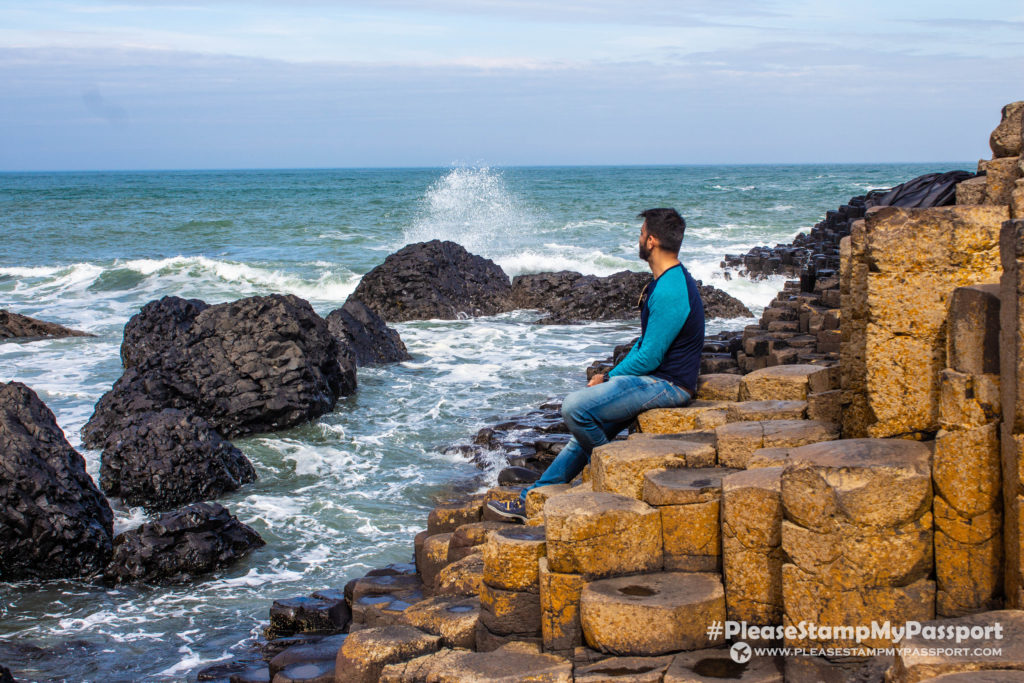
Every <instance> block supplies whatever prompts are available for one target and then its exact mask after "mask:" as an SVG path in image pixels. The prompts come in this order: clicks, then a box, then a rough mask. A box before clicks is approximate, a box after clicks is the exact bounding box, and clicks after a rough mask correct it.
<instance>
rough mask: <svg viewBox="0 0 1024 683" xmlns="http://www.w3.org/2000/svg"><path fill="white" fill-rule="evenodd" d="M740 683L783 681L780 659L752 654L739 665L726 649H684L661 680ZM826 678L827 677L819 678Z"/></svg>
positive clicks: (695, 682) (691, 682)
mask: <svg viewBox="0 0 1024 683" xmlns="http://www.w3.org/2000/svg"><path fill="white" fill-rule="evenodd" d="M723 679H724V680H730V681H740V682H741V683H782V681H783V680H784V679H783V674H782V667H781V665H780V662H779V661H778V660H777V659H776V658H774V657H753V658H751V659H750V661H748V662H745V663H743V664H740V663H739V662H736V661H735V660H733V658H732V657H731V656H730V654H729V650H727V649H720V648H719V649H714V650H694V651H693V652H683V653H680V654H678V655H676V657H675V658H674V659H673V660H672V666H670V667H669V668H668V671H666V672H665V677H664V678H663V679H662V681H663V683H711V682H712V681H720V680H723ZM822 680H826V679H822Z"/></svg>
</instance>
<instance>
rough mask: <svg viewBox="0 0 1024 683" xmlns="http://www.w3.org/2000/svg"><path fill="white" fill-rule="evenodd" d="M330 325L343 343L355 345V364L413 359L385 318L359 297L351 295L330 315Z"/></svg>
mask: <svg viewBox="0 0 1024 683" xmlns="http://www.w3.org/2000/svg"><path fill="white" fill-rule="evenodd" d="M327 329H329V330H330V331H331V334H333V335H334V336H335V338H336V339H337V340H338V341H339V342H340V343H341V344H342V345H344V346H347V347H349V348H350V349H352V352H353V353H354V354H355V359H356V365H359V366H362V365H379V364H381V363H397V362H400V361H403V360H410V359H411V358H412V356H410V355H409V351H408V350H407V349H406V348H405V343H404V342H402V338H401V337H400V336H399V335H398V330H395V329H394V328H391V327H388V326H387V323H385V322H384V319H383V318H381V317H380V316H379V315H377V314H376V313H374V312H373V311H372V310H370V308H369V307H368V306H367V305H366V304H364V303H363V302H362V301H359V300H358V299H352V298H350V299H349V300H348V301H346V302H345V305H344V306H342V307H341V308H339V309H337V310H334V311H331V312H330V313H329V314H328V315H327Z"/></svg>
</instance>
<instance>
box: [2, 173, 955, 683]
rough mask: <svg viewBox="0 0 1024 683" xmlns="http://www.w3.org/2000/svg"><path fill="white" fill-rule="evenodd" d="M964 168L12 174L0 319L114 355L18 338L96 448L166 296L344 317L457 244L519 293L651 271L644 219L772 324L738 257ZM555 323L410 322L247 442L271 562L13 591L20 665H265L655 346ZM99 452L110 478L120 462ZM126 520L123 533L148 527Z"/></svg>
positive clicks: (103, 676) (27, 370)
mask: <svg viewBox="0 0 1024 683" xmlns="http://www.w3.org/2000/svg"><path fill="white" fill-rule="evenodd" d="M969 166H970V165H969V164H960V165H959V166H958V167H961V168H963V167H969ZM955 167H957V166H951V165H948V164H942V165H924V164H915V165H891V164H889V165H879V166H871V165H823V166H688V167H607V168H602V167H586V168H569V167H566V168H512V169H486V168H454V169H383V170H333V171H332V170H317V171H244V172H235V171H222V172H221V171H218V172H152V173H128V172H125V173H47V174H0V244H2V245H3V249H2V250H0V308H7V309H10V310H13V311H16V312H19V313H23V314H26V315H31V316H35V317H39V318H43V319H45V320H51V321H54V322H58V323H61V324H64V325H68V326H70V327H74V328H76V329H82V330H85V331H88V332H92V333H94V334H96V335H97V337H96V338H93V339H67V340H54V341H41V342H33V343H27V344H26V343H13V342H9V343H0V381H5V382H6V381H11V380H18V381H21V382H24V383H25V384H27V385H29V386H30V387H32V388H33V389H34V390H35V391H36V392H37V393H38V394H39V395H40V396H41V398H42V399H43V400H44V401H45V402H46V403H47V404H48V405H49V406H50V407H51V409H52V410H53V411H54V413H55V414H56V416H57V420H58V422H59V423H60V425H61V426H62V428H63V429H64V431H65V433H66V434H67V437H68V439H69V440H70V441H71V443H72V444H73V445H74V446H75V447H76V448H79V449H80V450H81V439H80V436H79V431H80V429H81V427H82V425H83V424H84V423H85V422H86V420H88V418H89V416H90V415H91V413H92V407H93V405H94V404H95V402H96V400H98V398H99V397H100V396H101V395H102V394H103V392H104V391H106V390H107V389H109V387H110V386H111V384H112V383H113V382H114V381H115V380H116V379H117V377H118V376H119V375H120V361H119V357H118V349H119V345H120V342H121V331H122V329H123V327H124V324H125V323H126V322H127V321H128V319H129V318H130V317H131V315H133V314H134V313H135V312H137V311H138V309H139V308H140V307H141V306H142V305H143V304H145V303H146V302H147V301H150V300H152V299H154V298H159V297H161V296H165V295H168V294H174V295H178V296H184V297H198V298H202V299H204V300H206V301H208V302H210V303H216V302H221V301H228V300H232V299H236V298H239V297H243V296H250V295H254V294H268V293H273V292H287V293H294V294H297V295H299V296H301V297H303V298H306V299H308V300H309V301H310V302H311V303H312V304H313V306H314V308H315V309H316V310H317V311H318V312H320V313H321V314H327V313H328V312H330V311H331V310H333V309H334V308H337V307H338V306H340V305H341V304H342V303H343V302H344V300H345V298H346V297H347V296H348V294H349V293H351V292H352V290H353V289H354V288H355V286H356V284H357V283H358V281H359V278H360V277H361V275H362V274H364V273H366V272H367V271H368V270H370V269H371V268H373V267H374V266H376V265H377V264H379V263H380V262H381V261H383V260H384V258H385V256H387V255H388V254H389V253H391V252H393V251H395V250H397V249H399V248H400V247H402V246H403V245H405V244H408V243H410V242H416V241H421V240H428V239H435V238H438V239H450V240H453V241H456V242H459V243H461V244H462V245H464V246H465V247H466V248H467V249H469V250H470V251H472V252H474V253H477V254H480V255H483V256H486V257H488V258H491V259H493V260H495V261H496V262H497V263H498V264H499V265H501V266H502V267H503V268H504V269H505V271H506V272H507V273H509V275H518V274H521V273H532V272H540V271H547V270H562V269H569V270H577V271H580V272H584V273H594V274H598V275H608V274H611V273H614V272H617V271H619V270H623V269H633V270H642V269H643V268H644V266H645V264H643V263H642V262H641V261H638V260H637V258H636V255H635V254H636V235H637V231H638V224H637V221H636V220H635V218H634V216H635V215H636V214H637V212H638V211H640V210H642V209H645V208H650V207H652V206H666V205H669V206H675V207H676V208H678V209H679V210H680V211H681V212H682V213H683V215H684V216H685V217H686V219H687V222H688V226H689V227H688V228H687V232H686V238H685V240H684V243H683V251H682V254H681V257H682V259H683V261H684V263H685V264H686V265H687V267H688V268H689V269H690V270H691V272H693V274H694V276H695V277H697V278H701V279H703V280H704V281H705V282H706V283H711V284H714V285H716V286H719V287H721V288H723V289H725V290H726V291H729V292H730V293H732V294H733V295H735V296H738V297H739V298H740V299H742V300H743V301H744V302H745V303H746V304H747V305H748V306H749V307H750V308H751V309H752V310H753V311H754V312H755V313H759V311H760V309H761V308H762V307H763V306H764V305H766V304H767V303H768V302H769V301H770V300H771V299H772V298H773V297H774V295H775V293H776V292H777V291H778V289H779V288H780V287H781V280H768V281H762V282H755V283H752V282H748V281H746V280H743V279H741V278H733V279H731V280H728V281H726V280H725V279H724V278H723V273H722V271H721V269H720V267H719V262H720V261H721V259H722V256H723V254H725V253H727V252H728V253H742V252H745V251H746V250H747V249H749V248H750V247H753V246H757V245H762V244H775V243H777V242H787V241H789V240H790V239H792V237H793V236H795V235H796V234H797V233H798V232H801V231H807V230H809V229H810V227H811V226H812V225H813V224H814V223H815V222H817V221H818V220H820V219H821V218H822V217H823V216H824V212H825V211H826V210H828V209H832V208H835V207H836V206H837V205H839V204H841V203H843V202H845V201H846V200H847V199H849V198H850V197H851V196H853V195H856V194H863V193H864V192H866V191H867V190H869V189H873V188H883V187H889V186H891V185H894V184H897V183H899V182H903V181H905V180H908V179H910V178H912V177H915V176H917V175H920V174H922V173H927V172H932V171H945V170H951V169H952V168H955ZM536 317H537V316H536V314H534V313H531V312H529V311H520V312H515V313H511V314H506V315H501V316H495V317H491V318H481V319H475V320H463V321H424V322H413V323H406V324H401V325H397V326H396V327H397V329H398V330H399V332H400V333H401V335H402V338H403V340H404V341H405V342H406V344H407V345H408V347H409V350H410V352H411V354H412V355H413V360H411V361H409V362H406V363H402V364H399V365H394V366H388V367H383V368H364V369H361V370H360V372H359V382H360V388H359V392H358V393H357V394H356V395H355V396H353V397H350V398H347V399H344V400H342V401H341V402H339V404H338V407H337V409H336V410H335V411H334V412H333V413H331V414H330V415H327V416H324V417H323V418H321V419H320V420H318V421H316V422H315V423H313V424H309V425H306V426H303V427H300V428H296V429H293V430H289V431H287V432H281V433H275V434H267V435H259V436H255V437H252V438H248V439H243V440H239V441H237V442H236V444H237V445H238V446H239V447H240V448H241V449H242V450H243V451H244V452H245V453H246V454H247V455H248V456H249V458H250V459H251V460H252V461H253V463H254V465H255V466H256V469H257V472H258V474H259V477H260V479H259V481H258V482H256V483H255V484H252V485H249V486H247V487H245V488H243V489H242V490H241V491H238V492H235V493H234V494H232V495H230V496H227V497H226V498H224V499H223V500H222V501H221V502H223V503H224V504H225V505H227V506H228V507H229V508H230V509H231V510H232V512H234V513H235V514H237V515H238V516H239V517H240V518H241V519H242V520H243V521H245V522H246V523H248V524H250V525H252V526H254V527H255V528H256V529H257V530H258V531H259V532H260V534H261V535H263V537H264V539H265V540H266V541H267V546H266V547H264V548H262V549H261V550H259V551H256V552H254V553H253V554H252V555H251V556H250V557H249V558H248V560H247V561H245V562H243V563H240V564H239V565H236V566H234V567H232V568H230V569H228V570H226V571H224V572H221V573H219V574H217V575H215V576H213V577H212V578H211V579H209V580H208V581H205V582H202V583H199V584H196V585H192V586H185V587H171V588H149V587H135V588H119V589H117V590H106V589H103V588H98V587H95V586H89V585H84V584H76V583H71V582H52V583H48V584H43V585H38V584H27V583H20V584H0V663H4V664H6V665H7V666H9V667H11V668H12V669H13V670H14V672H15V674H16V675H19V676H22V677H25V678H30V679H33V680H50V679H66V680H73V681H79V680H90V681H100V680H102V681H119V680H188V679H189V677H190V676H191V677H192V678H193V679H194V674H195V671H196V670H197V669H199V668H201V667H202V666H205V665H207V664H209V663H212V662H215V661H218V660H221V659H224V658H226V657H229V656H230V655H231V654H232V652H235V651H238V649H240V648H243V647H245V645H246V641H248V640H249V639H250V638H251V637H253V636H254V635H255V634H256V633H257V632H258V630H259V627H260V624H261V622H264V621H266V619H267V610H268V608H269V606H270V602H271V601H272V600H273V599H275V598H279V597H287V596H292V595H298V594H308V593H310V592H312V591H313V590H316V589H320V588H325V587H340V586H342V585H343V584H344V583H345V581H346V580H348V579H349V578H352V577H354V576H357V575H361V574H362V573H364V572H365V571H366V570H367V569H369V568H371V567H373V566H378V565H381V564H384V563H387V562H394V561H408V560H409V559H410V554H411V544H412V537H413V535H414V534H415V533H416V532H417V531H418V530H419V529H421V528H422V527H423V526H424V525H425V519H426V513H427V511H428V510H429V508H430V506H431V505H432V502H433V501H434V500H435V499H436V498H437V497H439V496H444V495H446V494H447V493H449V492H451V491H452V490H455V489H459V490H466V489H471V490H475V489H477V488H480V487H484V486H487V485H490V484H492V483H493V481H494V480H495V478H496V476H497V472H498V470H499V469H500V463H497V462H495V463H494V464H493V465H492V466H490V467H488V468H487V469H485V470H482V471H481V470H480V469H478V468H477V467H475V466H474V465H471V464H469V463H467V462H466V461H464V460H463V459H462V458H461V457H459V456H452V455H445V454H443V451H444V449H445V448H446V447H447V446H449V445H451V444H452V443H455V442H459V441H465V440H467V439H468V438H469V437H471V436H472V434H473V433H475V432H476V430H478V429H479V428H481V427H483V426H485V425H486V424H489V423H493V422H495V421H497V420H500V419H502V418H504V417H507V416H511V415H515V414H517V413H522V412H525V411H527V410H529V409H531V408H533V407H535V406H536V405H538V404H540V403H542V402H544V401H546V400H548V399H551V398H559V397H561V396H562V395H564V394H565V393H566V392H567V391H570V390H572V389H575V388H578V387H579V386H581V385H582V383H583V381H584V379H583V374H582V370H583V368H584V367H585V366H586V365H587V364H588V363H589V362H590V361H591V360H593V359H595V358H598V357H604V356H605V355H607V353H608V351H609V350H610V347H611V346H613V345H614V344H619V343H623V342H625V341H626V340H628V339H630V338H632V337H633V336H635V334H636V326H635V324H631V323H622V322H617V323H599V324H588V325H582V326H546V325H534V324H532V321H533V320H535V319H536ZM750 322H752V321H750V320H746V319H740V320H717V321H712V322H711V324H710V325H709V330H711V331H715V330H720V329H736V328H739V327H742V326H743V325H745V324H749V323H750ZM81 452H82V453H83V455H84V456H85V458H86V461H87V464H88V468H89V471H90V472H91V473H92V474H93V476H94V477H97V476H98V472H99V453H98V452H94V451H88V450H81ZM112 503H114V505H115V507H116V508H117V509H116V522H115V524H116V527H117V530H123V529H126V528H130V527H132V526H134V525H137V524H139V523H141V522H143V521H145V519H146V515H145V514H144V513H143V512H142V511H141V510H138V509H124V508H121V507H120V506H119V505H118V501H112ZM32 648H41V650H34V649H32Z"/></svg>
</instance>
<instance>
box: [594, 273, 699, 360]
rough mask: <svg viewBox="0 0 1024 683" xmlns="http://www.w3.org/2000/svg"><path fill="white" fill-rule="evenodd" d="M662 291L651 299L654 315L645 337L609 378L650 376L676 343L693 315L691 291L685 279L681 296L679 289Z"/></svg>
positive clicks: (650, 306) (650, 319)
mask: <svg viewBox="0 0 1024 683" xmlns="http://www.w3.org/2000/svg"><path fill="white" fill-rule="evenodd" d="M659 294H662V290H660V289H655V290H654V294H652V295H651V298H650V300H649V301H648V302H647V307H648V309H649V311H650V315H649V316H648V318H647V331H646V332H645V333H644V336H643V338H642V339H641V340H640V341H638V342H637V343H636V344H634V345H633V348H632V349H630V351H629V353H628V354H627V355H626V357H625V358H623V359H622V362H621V363H619V364H618V365H616V366H615V367H614V368H613V369H612V371H611V372H609V373H608V377H609V378H611V377H618V376H619V375H649V374H651V373H652V372H654V371H655V370H657V369H658V366H659V365H661V361H662V359H663V358H664V357H665V352H666V351H668V347H669V346H671V345H672V342H673V341H674V340H675V338H676V336H677V335H678V334H679V331H680V330H681V329H683V325H684V324H686V319H687V318H688V317H689V315H690V293H689V288H688V287H687V286H686V280H685V279H683V289H682V292H681V296H679V295H676V292H671V293H668V294H667V295H664V294H663V295H662V296H659Z"/></svg>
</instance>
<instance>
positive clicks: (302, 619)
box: [264, 590, 352, 638]
mask: <svg viewBox="0 0 1024 683" xmlns="http://www.w3.org/2000/svg"><path fill="white" fill-rule="evenodd" d="M351 620H352V611H351V610H350V609H349V606H348V603H347V602H346V599H345V593H344V590H341V591H336V590H332V591H321V592H319V593H314V594H313V596H312V597H305V596H300V597H295V598H286V599H283V600H275V601H274V604H273V605H271V607H270V626H268V627H267V628H266V629H265V630H264V634H265V635H266V636H267V638H279V637H280V636H290V635H293V634H296V633H309V632H312V633H341V632H342V631H343V630H345V628H346V627H347V626H348V625H349V622H350V621H351Z"/></svg>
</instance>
